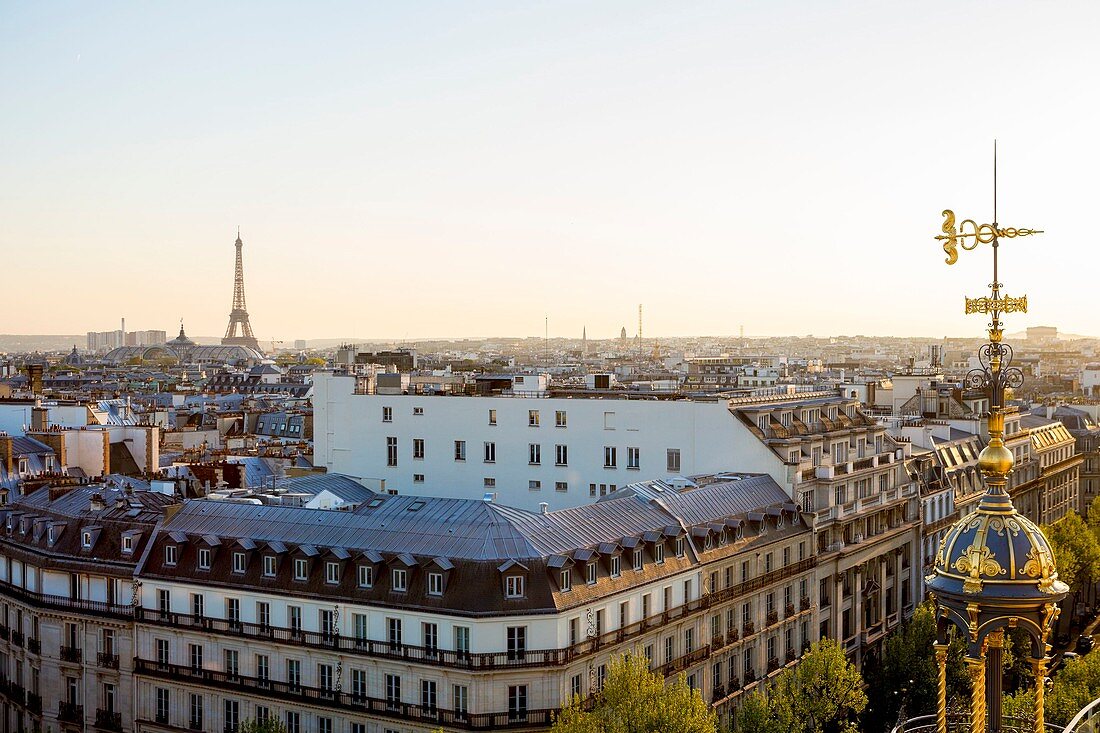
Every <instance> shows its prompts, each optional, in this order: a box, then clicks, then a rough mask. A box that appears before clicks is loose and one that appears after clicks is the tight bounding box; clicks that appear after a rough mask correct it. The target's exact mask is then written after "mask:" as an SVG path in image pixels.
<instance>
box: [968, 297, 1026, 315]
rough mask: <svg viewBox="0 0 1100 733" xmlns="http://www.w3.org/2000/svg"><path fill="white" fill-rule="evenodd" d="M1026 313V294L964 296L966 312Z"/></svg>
mask: <svg viewBox="0 0 1100 733" xmlns="http://www.w3.org/2000/svg"><path fill="white" fill-rule="evenodd" d="M995 310H996V311H1001V312H1002V313H1027V296H1026V295H1025V296H1023V297H1020V298H1010V297H1009V296H1007V295H1006V296H1005V297H1003V298H966V312H967V313H968V314H969V313H992V312H993V311H995Z"/></svg>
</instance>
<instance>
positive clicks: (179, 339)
mask: <svg viewBox="0 0 1100 733" xmlns="http://www.w3.org/2000/svg"><path fill="white" fill-rule="evenodd" d="M194 345H195V342H194V341H192V340H191V339H189V338H187V334H186V333H184V332H183V322H182V321H180V335H179V336H176V337H175V338H174V339H172V340H171V341H169V342H168V346H173V347H177V348H178V347H181V346H184V347H186V346H194Z"/></svg>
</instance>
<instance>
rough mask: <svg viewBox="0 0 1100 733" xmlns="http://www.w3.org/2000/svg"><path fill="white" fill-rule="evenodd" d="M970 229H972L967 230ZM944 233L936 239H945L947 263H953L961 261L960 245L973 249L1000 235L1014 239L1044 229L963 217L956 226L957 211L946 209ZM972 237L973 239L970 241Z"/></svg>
mask: <svg viewBox="0 0 1100 733" xmlns="http://www.w3.org/2000/svg"><path fill="white" fill-rule="evenodd" d="M967 229H969V230H970V231H967ZM940 231H942V232H943V234H937V235H936V239H939V240H943V251H944V252H946V253H947V260H945V261H946V262H947V264H949V265H953V264H955V263H956V262H958V261H959V250H958V248H959V247H962V248H963V249H965V250H971V249H974V248H975V247H977V246H978V245H979V244H989V243H990V242H992V241H993V240H995V239H997V238H998V237H1004V238H1006V239H1012V238H1014V237H1027V236H1030V235H1032V234H1042V233H1043V230H1042V229H1017V228H1016V227H996V226H994V225H992V224H979V223H978V222H976V221H974V220H973V219H963V220H962V221H961V222H959V224H958V226H957V227H956V226H955V212H954V211H952V210H951V209H944V212H943V226H942V227H940ZM968 237H972V238H973V240H972V241H968V239H967V238H968Z"/></svg>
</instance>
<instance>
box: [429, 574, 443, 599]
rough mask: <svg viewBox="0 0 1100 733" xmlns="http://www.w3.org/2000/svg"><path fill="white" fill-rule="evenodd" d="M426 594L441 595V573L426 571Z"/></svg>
mask: <svg viewBox="0 0 1100 733" xmlns="http://www.w3.org/2000/svg"><path fill="white" fill-rule="evenodd" d="M428 595H430V596H441V595H443V573H428Z"/></svg>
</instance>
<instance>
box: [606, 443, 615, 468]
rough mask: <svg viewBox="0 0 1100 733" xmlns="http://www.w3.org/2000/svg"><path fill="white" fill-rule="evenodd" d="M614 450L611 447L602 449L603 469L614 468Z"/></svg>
mask: <svg viewBox="0 0 1100 733" xmlns="http://www.w3.org/2000/svg"><path fill="white" fill-rule="evenodd" d="M616 462H617V461H616V450H615V446H613V445H605V446H604V447H603V467H604V468H615V464H616Z"/></svg>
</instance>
